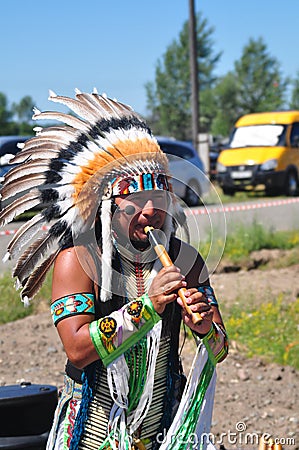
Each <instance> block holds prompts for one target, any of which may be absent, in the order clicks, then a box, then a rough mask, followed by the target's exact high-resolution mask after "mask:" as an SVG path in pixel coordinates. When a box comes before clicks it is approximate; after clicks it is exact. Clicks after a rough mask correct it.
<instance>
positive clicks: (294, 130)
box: [290, 122, 299, 147]
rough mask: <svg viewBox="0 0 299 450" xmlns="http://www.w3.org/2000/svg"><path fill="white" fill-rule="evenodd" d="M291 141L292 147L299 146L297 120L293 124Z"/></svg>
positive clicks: (298, 125) (298, 124)
mask: <svg viewBox="0 0 299 450" xmlns="http://www.w3.org/2000/svg"><path fill="white" fill-rule="evenodd" d="M290 142H291V146H292V147H298V144H299V123H298V122H295V123H294V124H293V126H292V131H291V136H290Z"/></svg>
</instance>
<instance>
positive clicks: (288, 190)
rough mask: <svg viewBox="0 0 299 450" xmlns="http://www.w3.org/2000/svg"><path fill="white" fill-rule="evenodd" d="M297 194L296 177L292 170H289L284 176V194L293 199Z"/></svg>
mask: <svg viewBox="0 0 299 450" xmlns="http://www.w3.org/2000/svg"><path fill="white" fill-rule="evenodd" d="M297 193H298V175H297V173H296V172H295V171H294V170H290V171H289V172H288V173H287V175H286V180H285V194H286V195H287V196H288V197H294V196H295V195H297Z"/></svg>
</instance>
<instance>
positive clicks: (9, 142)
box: [0, 136, 31, 186]
mask: <svg viewBox="0 0 299 450" xmlns="http://www.w3.org/2000/svg"><path fill="white" fill-rule="evenodd" d="M30 137H31V136H0V186H1V184H2V182H3V178H4V175H5V174H6V173H7V172H8V171H9V170H10V169H11V168H12V165H11V164H9V161H10V160H11V159H12V157H13V156H14V155H16V154H17V153H18V152H19V151H20V149H19V147H18V146H17V144H18V143H23V142H25V141H27V139H29V138H30Z"/></svg>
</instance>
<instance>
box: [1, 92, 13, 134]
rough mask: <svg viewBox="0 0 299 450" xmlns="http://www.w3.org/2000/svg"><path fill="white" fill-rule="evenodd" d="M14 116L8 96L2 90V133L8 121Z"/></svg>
mask: <svg viewBox="0 0 299 450" xmlns="http://www.w3.org/2000/svg"><path fill="white" fill-rule="evenodd" d="M11 117H12V113H11V112H10V111H9V110H8V102H7V97H6V95H5V94H3V92H0V127H1V134H5V133H3V130H4V129H6V127H7V123H8V122H9V120H10V119H11Z"/></svg>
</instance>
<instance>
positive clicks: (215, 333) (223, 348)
mask: <svg viewBox="0 0 299 450" xmlns="http://www.w3.org/2000/svg"><path fill="white" fill-rule="evenodd" d="M202 340H203V343H204V345H205V346H206V349H207V350H208V353H209V354H210V357H211V359H212V360H215V362H216V363H218V362H220V361H222V360H223V359H224V358H225V357H226V355H227V354H228V340H227V335H226V332H225V330H223V329H222V327H221V328H220V326H219V325H218V324H216V323H215V322H213V324H212V326H211V329H210V331H209V332H208V334H206V335H205V337H204V338H203V339H202Z"/></svg>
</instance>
